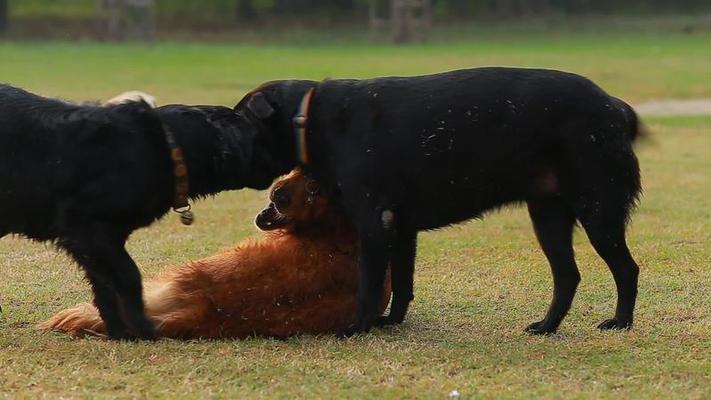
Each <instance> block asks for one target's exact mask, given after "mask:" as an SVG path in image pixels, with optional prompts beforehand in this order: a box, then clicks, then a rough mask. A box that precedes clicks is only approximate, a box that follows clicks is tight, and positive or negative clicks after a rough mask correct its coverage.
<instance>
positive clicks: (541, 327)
mask: <svg viewBox="0 0 711 400" xmlns="http://www.w3.org/2000/svg"><path fill="white" fill-rule="evenodd" d="M557 329H558V328H557V327H552V326H550V325H549V324H547V323H546V321H545V320H543V321H538V322H534V323H532V324H531V325H529V326H527V327H526V332H527V333H530V334H531V335H552V334H554V333H555V332H556V330H557Z"/></svg>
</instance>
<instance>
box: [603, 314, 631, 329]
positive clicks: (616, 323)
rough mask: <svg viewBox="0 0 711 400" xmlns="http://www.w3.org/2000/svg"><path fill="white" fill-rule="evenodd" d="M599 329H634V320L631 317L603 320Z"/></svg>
mask: <svg viewBox="0 0 711 400" xmlns="http://www.w3.org/2000/svg"><path fill="white" fill-rule="evenodd" d="M597 329H600V330H603V331H606V330H610V329H616V330H623V329H624V330H630V329H632V321H631V320H629V319H626V318H625V319H623V318H618V317H615V318H610V319H607V320H605V321H602V323H601V324H600V325H598V326H597Z"/></svg>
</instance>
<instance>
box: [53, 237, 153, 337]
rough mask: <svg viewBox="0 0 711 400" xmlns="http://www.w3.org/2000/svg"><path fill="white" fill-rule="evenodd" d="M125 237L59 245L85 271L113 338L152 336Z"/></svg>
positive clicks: (85, 239) (83, 239)
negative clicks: (125, 245)
mask: <svg viewBox="0 0 711 400" xmlns="http://www.w3.org/2000/svg"><path fill="white" fill-rule="evenodd" d="M123 242H124V241H123V239H117V238H111V237H110V235H102V234H95V235H92V236H84V235H82V236H80V237H77V238H74V237H73V238H69V239H66V238H65V239H62V240H61V241H60V242H59V244H60V246H62V247H64V248H65V249H67V251H68V252H69V253H70V254H71V255H72V256H73V257H74V258H75V259H76V260H77V262H78V263H79V264H80V265H81V266H82V267H83V268H84V270H85V271H86V274H87V277H88V279H89V281H90V282H91V284H92V289H93V291H94V304H95V305H96V307H97V308H98V309H99V313H100V314H101V318H102V319H103V320H104V322H105V323H106V330H107V332H108V334H109V336H111V338H113V339H136V338H141V339H152V338H153V337H154V336H153V327H152V324H151V323H150V322H149V321H148V319H147V318H146V316H145V311H144V307H143V295H142V288H141V276H140V273H139V271H138V268H137V267H136V265H135V263H134V262H133V260H132V259H131V257H129V255H128V253H127V252H126V250H125V249H124V247H123V246H124V245H123Z"/></svg>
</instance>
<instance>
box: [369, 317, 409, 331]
mask: <svg viewBox="0 0 711 400" xmlns="http://www.w3.org/2000/svg"><path fill="white" fill-rule="evenodd" d="M401 323H402V320H398V319H397V318H393V317H392V316H390V315H388V316H383V317H378V318H376V319H375V321H374V322H373V326H374V327H376V328H385V327H391V326H394V325H399V324H401Z"/></svg>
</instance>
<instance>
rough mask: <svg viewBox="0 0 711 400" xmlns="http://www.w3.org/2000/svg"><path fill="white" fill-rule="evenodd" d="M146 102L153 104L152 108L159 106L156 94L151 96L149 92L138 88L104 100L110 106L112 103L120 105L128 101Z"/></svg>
mask: <svg viewBox="0 0 711 400" xmlns="http://www.w3.org/2000/svg"><path fill="white" fill-rule="evenodd" d="M141 101H142V102H144V103H146V104H148V105H149V106H151V108H156V107H158V103H157V102H156V98H155V97H154V96H151V95H150V94H148V93H144V92H139V91H138V90H131V91H128V92H123V93H121V94H119V95H118V96H115V97H112V98H110V99H109V100H106V101H105V102H104V105H105V106H110V105H118V104H126V103H133V102H141Z"/></svg>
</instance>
